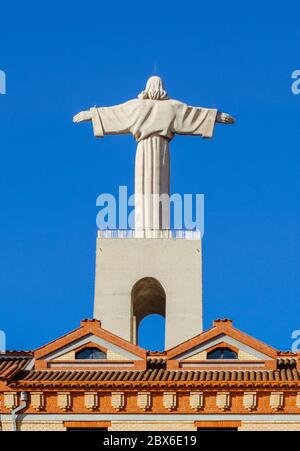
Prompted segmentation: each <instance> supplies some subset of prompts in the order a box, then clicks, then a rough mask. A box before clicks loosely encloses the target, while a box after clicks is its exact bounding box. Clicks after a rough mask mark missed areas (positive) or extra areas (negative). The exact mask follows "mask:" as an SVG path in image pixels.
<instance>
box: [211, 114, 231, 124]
mask: <svg viewBox="0 0 300 451" xmlns="http://www.w3.org/2000/svg"><path fill="white" fill-rule="evenodd" d="M216 122H218V123H220V124H234V123H235V119H234V117H232V116H230V114H227V113H222V112H221V111H218V113H217V117H216Z"/></svg>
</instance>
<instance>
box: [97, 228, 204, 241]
mask: <svg viewBox="0 0 300 451" xmlns="http://www.w3.org/2000/svg"><path fill="white" fill-rule="evenodd" d="M98 238H158V239H159V238H173V239H182V240H200V239H201V232H200V231H199V230H98Z"/></svg>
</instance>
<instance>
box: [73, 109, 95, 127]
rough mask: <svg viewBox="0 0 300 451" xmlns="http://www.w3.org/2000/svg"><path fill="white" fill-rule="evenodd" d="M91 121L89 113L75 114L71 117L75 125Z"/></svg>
mask: <svg viewBox="0 0 300 451" xmlns="http://www.w3.org/2000/svg"><path fill="white" fill-rule="evenodd" d="M91 120H92V115H91V112H90V111H80V113H78V114H75V116H74V117H73V122H75V123H76V124H77V123H78V122H85V121H91Z"/></svg>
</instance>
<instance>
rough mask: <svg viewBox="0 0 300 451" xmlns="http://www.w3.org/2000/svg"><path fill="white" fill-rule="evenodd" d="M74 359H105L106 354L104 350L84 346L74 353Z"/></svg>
mask: <svg viewBox="0 0 300 451" xmlns="http://www.w3.org/2000/svg"><path fill="white" fill-rule="evenodd" d="M76 359H78V360H81V359H95V360H96V359H97V360H100V359H106V354H105V352H102V351H100V350H99V349H97V348H86V349H83V350H82V351H79V352H77V353H76Z"/></svg>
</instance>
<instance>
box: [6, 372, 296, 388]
mask: <svg viewBox="0 0 300 451" xmlns="http://www.w3.org/2000/svg"><path fill="white" fill-rule="evenodd" d="M299 381H300V372H299V371H298V370H297V369H296V368H293V369H292V370H291V369H281V370H271V371H259V370H253V371H220V370H219V371H181V370H179V371H168V370H164V369H154V370H153V369H148V370H145V371H116V370H109V371H74V370H73V371H51V370H41V371H37V370H32V371H20V372H19V374H17V375H16V376H15V377H13V379H12V380H11V381H10V383H9V385H10V386H16V385H20V386H24V385H30V386H40V385H43V386H52V387H54V386H57V385H59V386H61V385H71V386H78V385H79V386H80V385H86V383H88V384H89V385H91V386H97V387H107V386H111V385H112V384H113V385H117V384H118V383H121V385H122V386H123V385H124V382H126V383H127V382H128V383H129V385H133V386H136V385H139V383H143V382H147V383H153V384H155V383H157V382H159V383H160V384H159V385H161V383H167V384H169V383H178V384H180V383H181V382H184V384H185V385H188V383H189V382H190V383H191V384H192V383H195V382H196V383H197V385H206V383H209V385H211V384H213V385H217V384H218V382H222V383H223V382H225V383H235V384H236V385H239V383H244V382H246V383H249V382H250V383H259V385H261V384H262V385H265V383H276V384H278V383H287V382H288V383H290V382H299ZM162 385H163V384H162Z"/></svg>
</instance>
